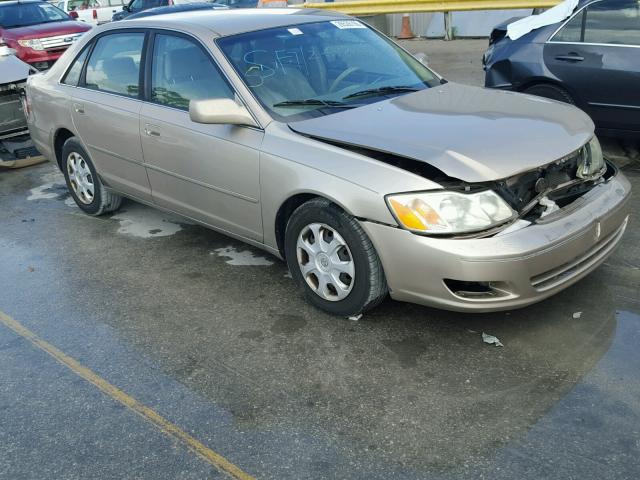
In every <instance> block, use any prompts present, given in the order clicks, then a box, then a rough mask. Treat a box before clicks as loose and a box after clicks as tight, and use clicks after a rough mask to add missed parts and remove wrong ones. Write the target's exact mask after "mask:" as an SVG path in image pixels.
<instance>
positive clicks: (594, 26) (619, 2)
mask: <svg viewBox="0 0 640 480" xmlns="http://www.w3.org/2000/svg"><path fill="white" fill-rule="evenodd" d="M552 40H553V41H554V42H571V43H581V42H584V43H601V44H609V45H640V1H638V0H612V1H603V2H596V3H593V4H591V5H589V6H588V7H587V8H585V9H583V10H582V11H581V12H580V13H578V14H577V15H576V16H575V17H573V18H572V19H571V20H569V21H568V22H567V23H566V25H565V26H564V27H562V29H561V30H560V31H559V32H558V33H556V34H555V35H554V37H553V39H552Z"/></svg>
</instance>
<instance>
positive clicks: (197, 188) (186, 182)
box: [140, 33, 264, 241]
mask: <svg viewBox="0 0 640 480" xmlns="http://www.w3.org/2000/svg"><path fill="white" fill-rule="evenodd" d="M150 48H151V52H150V54H149V58H150V72H149V74H148V75H147V78H148V83H149V85H148V87H147V89H148V90H147V96H148V100H149V102H147V103H145V104H144V105H143V107H142V110H141V112H140V132H141V138H142V149H143V152H144V161H145V165H146V167H147V173H148V176H149V181H150V183H151V189H152V195H153V200H154V202H155V203H156V204H158V205H159V206H162V207H166V208H169V209H171V210H174V211H176V212H178V213H181V214H183V215H186V216H188V217H191V218H193V219H195V220H198V221H201V222H204V223H206V224H208V225H211V226H214V227H217V228H219V229H222V230H224V231H227V232H230V233H234V234H237V235H241V236H243V237H247V238H250V239H254V240H258V241H261V240H262V217H261V211H260V203H259V200H260V184H259V167H260V165H259V162H260V153H259V148H260V145H261V143H262V138H263V135H264V133H263V132H262V130H260V129H257V128H253V127H243V126H237V125H204V124H199V123H195V122H192V121H191V119H190V118H189V113H188V110H189V101H190V100H203V99H210V98H235V94H234V91H233V89H232V87H230V86H229V84H228V83H227V81H226V79H225V78H224V77H223V75H222V74H221V72H220V70H219V68H218V67H217V65H216V64H215V62H214V61H213V60H212V58H211V56H210V55H209V53H208V52H207V51H206V50H205V49H204V47H202V45H200V44H199V43H198V42H197V41H196V40H194V39H192V38H190V37H187V36H184V35H178V34H171V33H154V34H153V36H152V38H151V39H150ZM148 65H149V64H148Z"/></svg>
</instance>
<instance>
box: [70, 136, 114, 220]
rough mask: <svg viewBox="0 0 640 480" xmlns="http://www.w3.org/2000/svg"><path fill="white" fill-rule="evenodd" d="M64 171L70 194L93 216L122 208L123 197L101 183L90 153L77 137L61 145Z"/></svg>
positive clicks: (79, 205)
mask: <svg viewBox="0 0 640 480" xmlns="http://www.w3.org/2000/svg"><path fill="white" fill-rule="evenodd" d="M62 173H63V174H64V178H65V180H66V182H67V188H68V189H69V193H71V196H72V197H73V199H74V200H75V202H76V205H78V207H80V209H81V210H82V211H83V212H85V213H87V214H89V215H93V216H98V215H102V214H105V213H108V212H113V211H115V210H117V209H118V208H120V204H121V203H122V197H121V196H120V195H117V194H115V193H113V192H110V191H108V190H107V189H106V188H104V186H103V185H102V182H101V181H100V177H98V174H97V172H96V168H95V166H94V165H93V162H92V161H91V159H90V158H89V154H88V153H87V151H86V150H85V149H84V147H83V146H82V144H81V143H80V141H79V140H78V139H77V138H76V137H71V138H69V139H68V140H67V141H66V142H64V146H63V147H62Z"/></svg>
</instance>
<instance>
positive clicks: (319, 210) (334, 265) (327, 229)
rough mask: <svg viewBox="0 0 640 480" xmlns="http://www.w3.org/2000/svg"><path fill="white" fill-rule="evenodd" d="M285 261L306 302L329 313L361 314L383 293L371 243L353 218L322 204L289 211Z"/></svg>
mask: <svg viewBox="0 0 640 480" xmlns="http://www.w3.org/2000/svg"><path fill="white" fill-rule="evenodd" d="M285 256H286V259H287V265H288V267H289V271H290V272H291V276H292V277H293V279H294V280H295V281H296V283H297V284H298V285H299V286H300V288H302V290H303V291H304V293H305V296H306V298H307V300H309V302H310V303H312V304H313V305H315V306H316V307H318V308H320V309H322V310H324V311H326V312H328V313H330V314H333V315H342V316H347V315H356V314H359V313H362V312H364V311H366V310H369V309H371V308H373V307H375V306H376V305H378V304H379V303H380V302H381V301H382V300H383V299H384V298H385V296H386V295H387V293H388V289H387V282H386V279H385V276H384V271H383V269H382V264H381V263H380V259H379V258H378V254H377V253H376V251H375V248H374V247H373V244H372V243H371V240H370V239H369V237H368V236H367V234H366V233H365V231H364V230H363V229H362V227H361V226H360V224H359V223H358V222H357V221H356V220H355V219H354V218H353V217H351V216H350V215H348V214H346V213H345V212H344V211H342V210H341V209H340V208H338V207H337V206H336V205H334V204H333V203H331V202H329V201H328V200H325V199H321V198H317V199H314V200H310V201H308V202H306V203H304V204H303V205H301V206H300V207H298V208H297V209H296V210H295V211H294V212H293V214H292V215H291V218H290V219H289V222H288V224H287V229H286V232H285Z"/></svg>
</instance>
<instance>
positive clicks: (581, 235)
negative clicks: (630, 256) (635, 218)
mask: <svg viewBox="0 0 640 480" xmlns="http://www.w3.org/2000/svg"><path fill="white" fill-rule="evenodd" d="M630 191H631V185H630V184H629V182H628V180H627V179H626V178H625V177H624V175H623V174H622V173H620V172H618V174H617V175H616V176H614V177H612V178H610V179H609V180H608V181H607V182H606V183H603V184H600V185H598V186H596V187H594V188H593V189H592V190H591V191H589V192H587V193H586V194H585V195H583V196H582V197H581V198H580V199H578V200H576V201H575V202H573V203H572V204H571V205H568V206H567V207H565V208H564V209H562V210H561V211H560V212H559V213H556V214H554V215H553V218H552V220H550V221H546V222H539V223H536V224H532V225H529V226H527V227H525V228H523V229H521V230H518V231H515V232H513V233H509V234H505V235H502V236H494V237H489V238H479V239H444V238H434V237H424V236H420V235H416V234H413V233H411V232H409V231H407V230H403V229H400V228H394V227H390V226H386V225H381V224H377V223H372V222H366V221H363V222H362V226H363V228H364V229H365V230H366V232H367V234H368V235H369V237H370V238H371V241H372V242H373V244H374V246H375V248H376V250H377V252H378V254H379V256H380V259H381V261H382V265H383V267H384V271H385V275H386V278H387V283H388V285H389V289H390V291H391V297H392V298H394V299H396V300H401V301H407V302H412V303H418V304H422V305H429V306H434V307H438V308H443V309H447V310H455V311H468V312H487V311H498V310H508V309H513V308H518V307H523V306H526V305H529V304H532V303H535V302H538V301H540V300H543V299H545V298H547V297H549V296H551V295H554V294H555V293H558V292H560V291H561V290H563V289H565V288H567V287H568V286H569V285H571V284H573V283H575V282H577V281H578V280H579V279H581V278H583V277H584V276H585V275H587V274H588V273H589V272H591V271H593V270H594V269H595V268H596V267H598V265H600V264H601V263H602V262H603V261H604V260H605V259H606V258H607V257H608V255H609V254H610V253H611V252H612V251H613V250H614V248H615V247H616V245H617V244H618V243H619V241H620V239H621V238H622V235H623V233H624V230H625V228H626V226H627V221H628V211H627V201H628V199H629V195H630ZM543 220H544V219H543ZM445 279H448V283H445ZM450 280H453V281H454V282H458V283H466V282H481V283H482V284H483V285H490V288H489V291H488V292H487V293H486V295H485V294H480V295H467V294H460V293H454V289H452V288H451V287H450V286H449V287H448V286H447V284H449V285H451V282H450ZM456 291H457V290H456Z"/></svg>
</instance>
